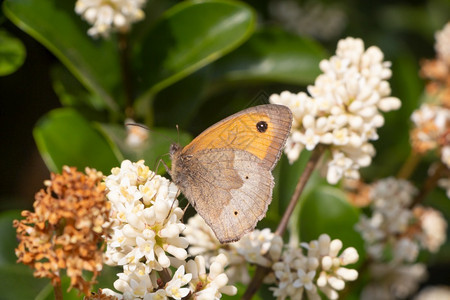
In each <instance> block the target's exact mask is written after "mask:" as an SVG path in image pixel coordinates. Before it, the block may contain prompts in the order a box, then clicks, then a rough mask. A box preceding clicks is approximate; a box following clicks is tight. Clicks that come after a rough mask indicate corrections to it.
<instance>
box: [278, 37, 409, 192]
mask: <svg viewBox="0 0 450 300" xmlns="http://www.w3.org/2000/svg"><path fill="white" fill-rule="evenodd" d="M389 67H390V63H389V62H385V61H383V53H382V52H381V50H380V49H379V48H378V47H374V46H372V47H370V48H368V49H367V50H364V43H363V41H362V40H361V39H354V38H347V39H344V40H340V41H339V43H338V46H337V50H336V55H335V56H333V57H331V58H330V59H329V60H323V61H321V62H320V69H321V70H322V71H323V74H321V75H319V77H317V79H316V81H315V83H314V85H313V86H308V91H309V94H310V95H311V96H308V95H307V94H306V93H304V92H300V93H298V94H293V93H291V92H288V91H285V92H282V93H281V94H280V95H278V94H274V95H271V96H270V102H272V103H276V104H283V105H286V106H288V107H289V108H290V109H291V110H292V113H293V115H294V121H293V127H292V131H291V134H290V136H289V138H288V141H287V145H286V148H285V152H286V154H287V156H288V158H289V160H290V162H293V161H295V160H296V159H298V157H299V154H300V152H301V150H303V148H306V149H307V150H312V149H314V148H315V147H316V146H317V144H319V143H320V144H324V145H328V146H329V147H330V149H331V154H332V158H331V161H330V162H329V163H328V171H327V180H328V182H329V183H332V184H334V183H337V182H338V181H339V180H340V179H341V178H342V177H343V176H344V177H348V178H359V168H360V167H365V166H368V165H369V164H370V163H371V161H372V157H373V156H374V155H375V149H374V147H373V146H372V144H371V143H369V141H371V140H376V139H378V135H377V128H379V127H381V126H383V124H384V118H383V116H382V115H381V113H380V111H383V112H387V111H391V110H395V109H398V108H399V107H400V105H401V103H400V100H399V99H398V98H395V97H391V96H390V93H391V88H390V85H389V83H388V81H387V80H388V79H389V78H390V77H391V70H390V69H389Z"/></svg>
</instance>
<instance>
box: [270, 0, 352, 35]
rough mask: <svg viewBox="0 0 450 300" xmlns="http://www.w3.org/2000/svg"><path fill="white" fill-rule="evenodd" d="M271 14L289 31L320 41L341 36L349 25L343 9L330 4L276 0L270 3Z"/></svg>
mask: <svg viewBox="0 0 450 300" xmlns="http://www.w3.org/2000/svg"><path fill="white" fill-rule="evenodd" d="M269 13H270V14H271V15H272V16H273V18H274V19H275V20H276V21H278V22H279V23H280V24H281V26H283V27H284V28H285V29H287V30H288V31H292V32H294V33H296V34H298V35H307V36H312V37H315V38H317V39H320V40H331V39H333V38H335V37H337V36H339V35H341V33H342V31H343V29H344V28H345V26H346V24H347V17H346V15H345V13H344V11H343V10H342V8H340V7H339V6H337V5H331V4H330V3H328V5H325V4H323V3H321V2H315V1H314V2H302V3H299V2H297V1H294V0H274V1H270V3H269Z"/></svg>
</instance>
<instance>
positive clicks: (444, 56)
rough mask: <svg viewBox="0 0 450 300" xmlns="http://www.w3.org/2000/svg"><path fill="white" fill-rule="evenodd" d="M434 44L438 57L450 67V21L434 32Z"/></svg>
mask: <svg viewBox="0 0 450 300" xmlns="http://www.w3.org/2000/svg"><path fill="white" fill-rule="evenodd" d="M435 38H436V44H435V46H434V48H435V50H436V53H437V55H438V58H439V59H440V60H442V61H444V62H445V63H446V65H447V66H448V67H450V22H448V23H447V24H446V25H445V26H444V28H443V29H442V30H441V31H438V32H436V34H435Z"/></svg>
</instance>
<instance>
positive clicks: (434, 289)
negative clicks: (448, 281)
mask: <svg viewBox="0 0 450 300" xmlns="http://www.w3.org/2000/svg"><path fill="white" fill-rule="evenodd" d="M413 299H414V300H448V299H450V287H449V286H428V287H425V288H424V289H422V290H421V291H420V292H419V293H418V294H417V296H415V297H414V298H413Z"/></svg>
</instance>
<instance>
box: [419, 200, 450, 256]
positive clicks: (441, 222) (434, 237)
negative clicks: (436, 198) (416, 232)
mask: <svg viewBox="0 0 450 300" xmlns="http://www.w3.org/2000/svg"><path fill="white" fill-rule="evenodd" d="M414 213H415V214H416V215H417V217H418V218H419V220H420V226H421V229H422V234H421V235H420V236H419V239H420V241H421V243H422V245H423V247H424V248H426V249H428V250H429V251H431V252H437V251H438V250H439V248H440V247H441V246H442V244H444V242H445V240H446V239H447V222H446V221H445V218H444V216H443V215H442V213H441V212H440V211H438V210H435V209H433V208H430V207H428V208H424V207H417V208H416V209H415V211H414Z"/></svg>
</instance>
